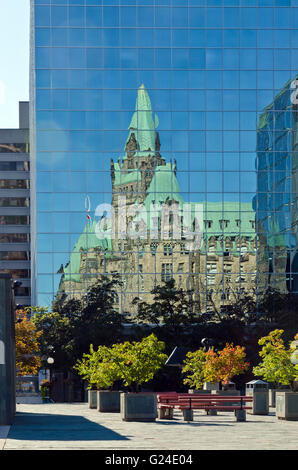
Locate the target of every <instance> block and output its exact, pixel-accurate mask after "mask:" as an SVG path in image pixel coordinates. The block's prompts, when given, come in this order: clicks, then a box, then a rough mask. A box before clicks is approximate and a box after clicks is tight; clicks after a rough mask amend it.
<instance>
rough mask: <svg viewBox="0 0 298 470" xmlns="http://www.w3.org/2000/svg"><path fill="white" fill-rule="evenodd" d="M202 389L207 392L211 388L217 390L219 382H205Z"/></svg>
mask: <svg viewBox="0 0 298 470" xmlns="http://www.w3.org/2000/svg"><path fill="white" fill-rule="evenodd" d="M203 390H208V391H209V392H210V391H211V390H219V382H216V383H213V382H205V383H204V385H203Z"/></svg>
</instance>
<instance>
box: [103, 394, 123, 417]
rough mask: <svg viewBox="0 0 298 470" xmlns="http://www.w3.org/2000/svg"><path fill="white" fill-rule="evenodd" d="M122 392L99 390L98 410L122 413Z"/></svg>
mask: <svg viewBox="0 0 298 470" xmlns="http://www.w3.org/2000/svg"><path fill="white" fill-rule="evenodd" d="M120 393H121V392H118V391H110V390H99V391H98V392H97V411H100V412H103V413H105V412H108V413H120Z"/></svg>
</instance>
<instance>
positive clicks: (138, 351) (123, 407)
mask: <svg viewBox="0 0 298 470" xmlns="http://www.w3.org/2000/svg"><path fill="white" fill-rule="evenodd" d="M164 347H165V345H164V343H163V342H162V341H158V339H157V337H156V336H155V335H154V334H151V335H150V336H148V337H146V338H143V339H142V341H139V342H137V341H134V342H132V343H131V342H129V341H126V342H124V343H121V344H115V345H114V346H113V347H112V354H113V362H114V364H115V368H116V370H117V373H118V374H119V376H120V377H121V379H122V380H123V383H124V385H125V386H127V387H129V389H130V392H128V393H121V398H120V411H121V417H122V420H123V421H155V419H156V417H157V402H156V394H155V393H141V385H142V384H143V383H146V382H149V381H150V380H152V379H153V377H154V375H155V374H156V372H157V371H158V370H159V369H160V368H161V367H162V366H163V365H164V363H165V361H166V359H167V356H166V354H164V353H163V350H164Z"/></svg>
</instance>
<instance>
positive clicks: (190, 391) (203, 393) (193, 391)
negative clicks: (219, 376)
mask: <svg viewBox="0 0 298 470" xmlns="http://www.w3.org/2000/svg"><path fill="white" fill-rule="evenodd" d="M188 393H192V394H194V395H210V393H211V392H210V390H201V389H200V390H194V389H193V388H190V389H189V390H188Z"/></svg>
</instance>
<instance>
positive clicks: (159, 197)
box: [144, 163, 184, 209]
mask: <svg viewBox="0 0 298 470" xmlns="http://www.w3.org/2000/svg"><path fill="white" fill-rule="evenodd" d="M147 193H148V195H147V197H146V199H145V202H144V204H145V207H146V209H149V207H150V204H151V203H152V202H153V201H155V203H156V204H158V203H164V202H166V200H167V199H169V200H170V201H171V200H172V199H175V201H177V202H178V203H180V204H183V203H184V201H183V198H182V197H181V195H180V188H179V184H178V181H177V178H176V175H175V173H174V171H173V169H172V166H171V163H167V164H166V165H161V166H157V167H156V169H155V173H154V176H153V178H152V181H151V183H150V186H149V188H148V191H147Z"/></svg>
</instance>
